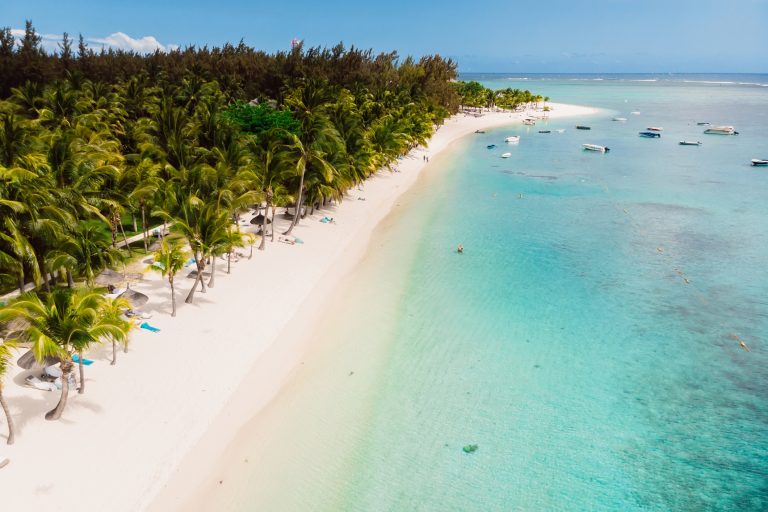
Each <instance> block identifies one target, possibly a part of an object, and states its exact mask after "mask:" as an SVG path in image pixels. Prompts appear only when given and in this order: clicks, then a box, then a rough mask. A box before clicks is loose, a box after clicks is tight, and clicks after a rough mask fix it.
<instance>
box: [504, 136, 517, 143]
mask: <svg viewBox="0 0 768 512" xmlns="http://www.w3.org/2000/svg"><path fill="white" fill-rule="evenodd" d="M504 142H510V143H515V142H520V136H519V135H510V136H509V137H507V138H506V139H504Z"/></svg>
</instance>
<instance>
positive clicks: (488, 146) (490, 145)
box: [485, 144, 496, 149]
mask: <svg viewBox="0 0 768 512" xmlns="http://www.w3.org/2000/svg"><path fill="white" fill-rule="evenodd" d="M485 147H487V148H488V149H493V148H495V147H496V144H488V145H487V146H485Z"/></svg>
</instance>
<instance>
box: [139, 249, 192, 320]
mask: <svg viewBox="0 0 768 512" xmlns="http://www.w3.org/2000/svg"><path fill="white" fill-rule="evenodd" d="M188 256H189V253H188V252H186V251H185V250H184V248H183V246H182V244H181V241H180V240H179V239H178V238H173V237H165V238H163V241H162V244H161V246H160V250H159V251H157V252H156V253H155V254H154V260H155V262H154V263H153V264H152V265H150V267H149V268H150V269H151V270H155V271H157V272H160V273H161V274H162V276H163V277H167V278H168V283H169V284H170V285H171V316H176V291H175V289H174V287H173V278H174V277H175V276H176V274H177V273H178V272H179V271H180V270H181V269H183V268H184V265H185V264H186V262H187V257H188Z"/></svg>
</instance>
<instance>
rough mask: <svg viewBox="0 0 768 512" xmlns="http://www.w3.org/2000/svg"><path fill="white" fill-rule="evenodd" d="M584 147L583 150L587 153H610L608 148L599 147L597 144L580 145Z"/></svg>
mask: <svg viewBox="0 0 768 512" xmlns="http://www.w3.org/2000/svg"><path fill="white" fill-rule="evenodd" d="M582 145H583V146H584V149H586V150H587V151H597V152H598V153H607V152H609V151H610V148H607V147H605V146H599V145H597V144H582Z"/></svg>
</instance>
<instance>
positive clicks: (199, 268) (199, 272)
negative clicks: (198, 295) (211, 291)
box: [184, 252, 205, 304]
mask: <svg viewBox="0 0 768 512" xmlns="http://www.w3.org/2000/svg"><path fill="white" fill-rule="evenodd" d="M195 260H196V262H197V276H196V277H195V283H194V284H193V285H192V289H191V290H189V295H187V298H186V299H184V302H186V303H187V304H192V301H193V300H194V298H195V290H197V283H198V282H199V283H200V286H201V287H205V283H204V282H203V263H202V257H201V256H200V253H199V252H196V253H195Z"/></svg>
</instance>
